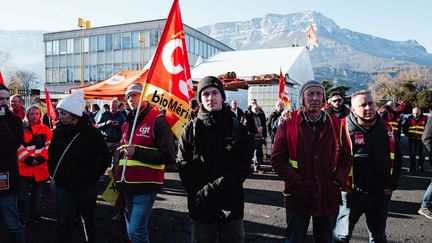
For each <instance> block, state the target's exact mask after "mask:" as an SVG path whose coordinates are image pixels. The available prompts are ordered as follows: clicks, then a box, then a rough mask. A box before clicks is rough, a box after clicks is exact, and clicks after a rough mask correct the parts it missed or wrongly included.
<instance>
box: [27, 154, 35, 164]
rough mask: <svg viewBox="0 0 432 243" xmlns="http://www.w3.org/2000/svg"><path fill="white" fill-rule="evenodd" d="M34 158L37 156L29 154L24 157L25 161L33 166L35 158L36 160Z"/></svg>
mask: <svg viewBox="0 0 432 243" xmlns="http://www.w3.org/2000/svg"><path fill="white" fill-rule="evenodd" d="M34 159H35V157H33V156H28V157H27V158H25V159H24V163H25V164H26V165H29V166H33V160H34Z"/></svg>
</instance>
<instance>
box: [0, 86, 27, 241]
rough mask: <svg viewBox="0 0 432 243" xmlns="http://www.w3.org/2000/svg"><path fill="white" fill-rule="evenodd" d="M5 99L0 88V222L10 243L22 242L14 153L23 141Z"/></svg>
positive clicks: (5, 93) (20, 127)
mask: <svg viewBox="0 0 432 243" xmlns="http://www.w3.org/2000/svg"><path fill="white" fill-rule="evenodd" d="M9 96H10V93H9V89H8V88H6V86H4V85H3V84H0V148H1V149H0V158H1V161H0V220H1V221H3V222H4V224H5V226H6V228H7V230H8V231H9V233H10V235H11V237H12V241H13V242H25V236H24V231H23V227H22V225H21V221H20V219H19V215H18V212H17V189H18V157H17V150H18V148H19V146H20V145H21V143H22V141H23V124H22V121H21V119H20V118H19V117H17V116H16V115H14V114H12V113H11V112H10V110H9V108H8V103H9ZM0 238H2V239H3V237H0Z"/></svg>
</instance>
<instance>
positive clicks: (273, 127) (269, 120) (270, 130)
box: [266, 101, 285, 144]
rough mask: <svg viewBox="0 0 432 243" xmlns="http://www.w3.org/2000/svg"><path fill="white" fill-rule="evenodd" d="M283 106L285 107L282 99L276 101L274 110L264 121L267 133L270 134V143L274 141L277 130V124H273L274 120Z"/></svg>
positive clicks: (280, 112)
mask: <svg viewBox="0 0 432 243" xmlns="http://www.w3.org/2000/svg"><path fill="white" fill-rule="evenodd" d="M284 108H285V105H284V103H283V102H282V101H277V102H276V104H275V110H274V111H273V113H271V114H270V116H269V117H268V118H267V123H266V126H267V133H268V134H270V138H271V142H272V144H273V142H274V137H275V135H276V130H277V124H275V122H276V120H277V119H279V117H280V116H281V114H282V111H283V110H284Z"/></svg>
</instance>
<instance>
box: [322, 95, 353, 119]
mask: <svg viewBox="0 0 432 243" xmlns="http://www.w3.org/2000/svg"><path fill="white" fill-rule="evenodd" d="M329 101H330V106H329V108H327V109H326V112H327V113H329V114H333V115H335V116H336V117H338V118H339V119H342V118H344V117H346V116H348V115H349V113H350V110H349V109H348V107H346V106H345V105H344V96H343V94H342V93H340V92H332V93H331V94H330V99H329Z"/></svg>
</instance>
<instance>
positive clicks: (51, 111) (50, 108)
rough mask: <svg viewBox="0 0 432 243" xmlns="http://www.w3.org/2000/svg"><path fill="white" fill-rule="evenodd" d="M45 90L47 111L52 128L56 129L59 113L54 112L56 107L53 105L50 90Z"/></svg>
mask: <svg viewBox="0 0 432 243" xmlns="http://www.w3.org/2000/svg"><path fill="white" fill-rule="evenodd" d="M44 89H45V103H46V109H47V115H48V118H49V120H50V128H53V127H54V124H55V122H56V121H57V119H58V118H57V113H56V112H55V110H54V106H53V104H52V101H51V98H50V96H49V93H48V90H47V88H46V87H44Z"/></svg>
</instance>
